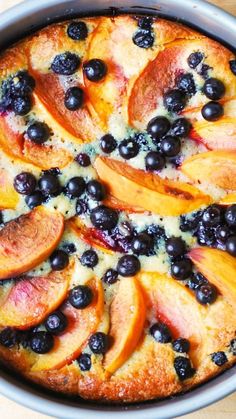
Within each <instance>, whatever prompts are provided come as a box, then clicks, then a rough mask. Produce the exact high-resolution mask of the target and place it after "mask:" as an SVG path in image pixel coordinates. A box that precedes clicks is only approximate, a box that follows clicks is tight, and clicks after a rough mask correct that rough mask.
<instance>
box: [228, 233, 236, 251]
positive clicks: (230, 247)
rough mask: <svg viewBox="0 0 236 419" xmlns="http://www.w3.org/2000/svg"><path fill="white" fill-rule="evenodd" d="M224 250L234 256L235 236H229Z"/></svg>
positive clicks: (235, 247) (235, 249)
mask: <svg viewBox="0 0 236 419" xmlns="http://www.w3.org/2000/svg"><path fill="white" fill-rule="evenodd" d="M226 250H227V252H228V253H230V254H231V255H232V256H236V236H231V237H229V238H228V239H227V241H226Z"/></svg>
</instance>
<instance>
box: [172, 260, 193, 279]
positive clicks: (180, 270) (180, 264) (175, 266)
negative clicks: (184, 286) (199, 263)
mask: <svg viewBox="0 0 236 419" xmlns="http://www.w3.org/2000/svg"><path fill="white" fill-rule="evenodd" d="M191 273H192V262H191V260H190V259H182V260H179V261H175V262H174V263H172V265H171V275H172V276H173V277H174V278H175V279H178V280H184V279H187V278H188V277H189V276H190V275H191Z"/></svg>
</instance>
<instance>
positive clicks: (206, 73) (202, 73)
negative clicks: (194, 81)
mask: <svg viewBox="0 0 236 419" xmlns="http://www.w3.org/2000/svg"><path fill="white" fill-rule="evenodd" d="M209 70H212V67H210V66H209V65H208V64H202V65H201V67H200V68H199V70H198V74H200V76H202V78H203V79H204V80H206V79H208V78H209Z"/></svg>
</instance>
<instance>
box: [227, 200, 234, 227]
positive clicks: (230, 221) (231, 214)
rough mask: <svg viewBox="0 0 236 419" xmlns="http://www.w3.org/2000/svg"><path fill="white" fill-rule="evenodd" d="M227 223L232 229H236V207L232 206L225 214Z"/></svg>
mask: <svg viewBox="0 0 236 419" xmlns="http://www.w3.org/2000/svg"><path fill="white" fill-rule="evenodd" d="M225 221H226V223H227V224H228V225H229V226H230V227H236V205H235V204H234V205H230V207H228V208H227V210H226V212H225Z"/></svg>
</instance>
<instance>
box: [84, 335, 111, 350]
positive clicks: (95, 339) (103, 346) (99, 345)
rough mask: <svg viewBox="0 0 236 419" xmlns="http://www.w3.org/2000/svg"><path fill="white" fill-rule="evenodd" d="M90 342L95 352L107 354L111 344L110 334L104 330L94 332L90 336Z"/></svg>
mask: <svg viewBox="0 0 236 419" xmlns="http://www.w3.org/2000/svg"><path fill="white" fill-rule="evenodd" d="M88 344H89V347H90V349H91V351H92V352H93V353H94V354H105V353H106V351H107V349H108V345H109V340H108V336H107V335H105V333H103V332H97V333H94V334H93V335H92V336H90V338H89V342H88Z"/></svg>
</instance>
